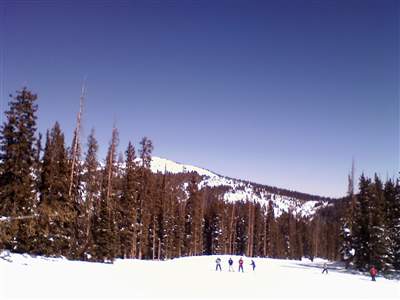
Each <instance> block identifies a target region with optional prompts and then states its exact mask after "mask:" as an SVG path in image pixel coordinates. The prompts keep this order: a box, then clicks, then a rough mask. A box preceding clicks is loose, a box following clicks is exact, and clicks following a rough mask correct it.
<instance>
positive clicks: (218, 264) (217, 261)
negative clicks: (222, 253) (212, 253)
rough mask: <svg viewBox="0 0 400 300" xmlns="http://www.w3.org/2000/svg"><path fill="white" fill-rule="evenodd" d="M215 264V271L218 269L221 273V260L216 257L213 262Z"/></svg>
mask: <svg viewBox="0 0 400 300" xmlns="http://www.w3.org/2000/svg"><path fill="white" fill-rule="evenodd" d="M215 263H216V264H217V266H216V267H215V271H218V269H219V270H220V271H222V268H221V259H220V258H219V257H217V259H216V260H215Z"/></svg>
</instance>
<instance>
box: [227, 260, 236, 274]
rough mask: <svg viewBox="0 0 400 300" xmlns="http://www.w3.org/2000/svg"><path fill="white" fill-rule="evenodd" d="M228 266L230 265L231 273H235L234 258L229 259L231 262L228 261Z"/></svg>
mask: <svg viewBox="0 0 400 300" xmlns="http://www.w3.org/2000/svg"><path fill="white" fill-rule="evenodd" d="M228 264H229V272H230V271H231V270H232V272H235V271H234V270H233V260H232V258H231V257H230V258H229V260H228Z"/></svg>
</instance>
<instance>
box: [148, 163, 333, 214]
mask: <svg viewBox="0 0 400 300" xmlns="http://www.w3.org/2000/svg"><path fill="white" fill-rule="evenodd" d="M151 171H152V172H153V173H164V172H165V171H167V172H168V173H172V174H178V173H191V172H196V173H198V174H199V175H200V176H201V177H202V180H201V182H200V183H199V188H202V187H205V186H208V187H218V186H224V187H226V188H227V192H225V194H224V201H228V202H234V201H241V200H243V201H246V200H249V201H254V202H258V203H260V204H262V205H267V204H268V201H269V200H272V201H273V205H274V212H275V216H279V215H281V214H282V212H288V211H289V210H290V211H291V212H292V213H294V214H297V215H300V216H312V215H313V214H314V213H315V212H316V211H317V210H318V209H319V208H321V207H325V206H327V205H329V203H330V200H331V199H329V198H324V197H319V196H314V195H307V194H302V193H297V192H293V191H288V190H284V189H278V188H276V187H269V186H266V185H260V184H256V183H252V182H248V181H244V180H240V179H233V178H229V177H226V176H221V175H218V174H216V173H214V172H211V171H209V170H206V169H203V168H199V167H195V166H191V165H187V164H181V163H177V162H174V161H171V160H168V159H165V158H160V157H156V156H153V157H152V161H151ZM296 194H299V196H298V197H296V196H295V195H296ZM300 196H301V197H300Z"/></svg>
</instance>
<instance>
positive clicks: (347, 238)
mask: <svg viewBox="0 0 400 300" xmlns="http://www.w3.org/2000/svg"><path fill="white" fill-rule="evenodd" d="M348 183H349V184H348V191H347V201H346V204H347V206H346V211H345V215H344V216H343V217H342V219H341V231H340V239H341V242H342V245H341V248H340V254H341V258H342V260H343V261H344V262H345V267H346V269H347V268H349V266H350V263H351V261H352V259H353V255H354V245H353V224H354V220H353V219H354V210H355V201H356V200H355V195H354V162H353V167H352V173H351V175H349V177H348Z"/></svg>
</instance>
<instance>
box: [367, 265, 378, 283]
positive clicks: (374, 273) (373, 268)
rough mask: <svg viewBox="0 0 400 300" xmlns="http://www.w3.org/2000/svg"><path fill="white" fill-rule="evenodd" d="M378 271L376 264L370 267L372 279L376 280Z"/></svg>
mask: <svg viewBox="0 0 400 300" xmlns="http://www.w3.org/2000/svg"><path fill="white" fill-rule="evenodd" d="M377 273H378V270H377V269H376V268H375V266H374V265H372V267H371V269H369V274H371V278H372V281H376V280H375V276H376V274H377Z"/></svg>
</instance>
